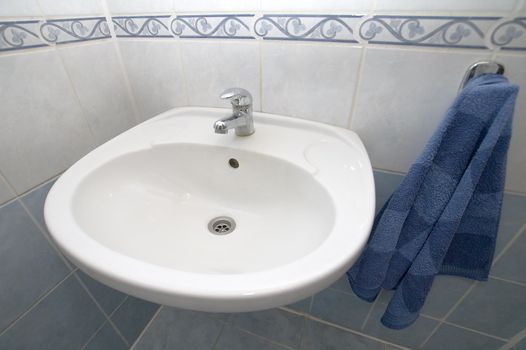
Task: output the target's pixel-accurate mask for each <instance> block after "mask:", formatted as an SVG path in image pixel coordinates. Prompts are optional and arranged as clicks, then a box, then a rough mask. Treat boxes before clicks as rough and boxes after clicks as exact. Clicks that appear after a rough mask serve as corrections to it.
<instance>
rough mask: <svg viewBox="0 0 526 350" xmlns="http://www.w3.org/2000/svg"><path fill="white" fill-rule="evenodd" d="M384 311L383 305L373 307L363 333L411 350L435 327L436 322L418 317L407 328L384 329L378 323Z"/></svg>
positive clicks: (378, 304)
mask: <svg viewBox="0 0 526 350" xmlns="http://www.w3.org/2000/svg"><path fill="white" fill-rule="evenodd" d="M384 311H385V305H383V304H381V303H377V304H376V305H375V306H374V308H373V311H372V312H371V316H370V318H369V320H368V321H367V324H366V325H365V329H364V332H365V333H367V334H370V335H372V336H375V337H377V338H380V339H382V340H386V341H390V342H393V343H395V344H399V345H402V346H407V347H409V348H412V349H413V348H417V347H418V346H419V345H420V344H422V342H423V341H424V340H425V339H426V338H427V337H428V336H429V335H430V334H431V331H432V330H433V329H434V328H435V327H436V325H437V321H435V320H432V319H430V318H427V317H423V316H420V317H419V318H418V319H417V320H416V321H415V323H413V324H412V325H410V326H409V327H407V328H404V329H401V330H394V329H390V328H387V327H385V326H384V325H383V324H382V323H381V321H380V319H381V318H382V315H383V313H384Z"/></svg>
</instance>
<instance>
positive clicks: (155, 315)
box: [129, 305, 164, 350]
mask: <svg viewBox="0 0 526 350" xmlns="http://www.w3.org/2000/svg"><path fill="white" fill-rule="evenodd" d="M163 308H164V305H161V306H160V307H159V309H158V310H157V311H156V312H155V313H154V314H153V316H152V318H151V319H150V321H148V323H147V324H146V326H145V327H144V328H143V330H142V331H141V334H139V336H138V337H137V339H135V342H134V343H133V344H132V345H131V347H130V349H129V350H133V349H134V348H135V347H136V346H137V344H139V342H140V341H141V339H142V337H143V336H144V335H145V334H146V332H147V331H148V329H149V328H150V326H151V325H152V324H153V321H154V320H155V319H156V318H157V316H158V315H159V313H160V312H161V310H162V309H163Z"/></svg>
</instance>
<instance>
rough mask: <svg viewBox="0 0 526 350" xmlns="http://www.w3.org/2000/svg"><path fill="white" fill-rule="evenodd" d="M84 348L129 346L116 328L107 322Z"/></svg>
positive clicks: (102, 349) (101, 349)
mask: <svg viewBox="0 0 526 350" xmlns="http://www.w3.org/2000/svg"><path fill="white" fill-rule="evenodd" d="M83 349H84V350H126V349H128V346H127V345H126V344H125V343H124V341H123V340H122V338H121V337H120V336H119V335H118V334H117V332H116V331H115V329H113V327H112V326H111V325H110V324H109V323H108V322H106V323H105V324H104V326H103V327H102V328H101V329H100V330H99V331H98V332H97V334H95V336H94V337H93V339H91V340H90V342H89V343H88V344H87V345H86V347H85V348H83Z"/></svg>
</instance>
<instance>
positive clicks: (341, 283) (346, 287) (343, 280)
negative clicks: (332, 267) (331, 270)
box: [329, 274, 354, 294]
mask: <svg viewBox="0 0 526 350" xmlns="http://www.w3.org/2000/svg"><path fill="white" fill-rule="evenodd" d="M329 288H331V289H335V290H339V291H342V292H346V293H351V294H353V293H354V292H353V291H352V288H351V285H350V284H349V279H348V278H347V274H344V275H343V276H342V277H340V278H339V279H338V280H337V281H336V282H334V283H333V284H332V285H331V286H330V287H329Z"/></svg>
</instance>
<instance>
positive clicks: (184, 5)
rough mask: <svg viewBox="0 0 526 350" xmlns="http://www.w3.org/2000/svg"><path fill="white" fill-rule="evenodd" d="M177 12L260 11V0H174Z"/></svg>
mask: <svg viewBox="0 0 526 350" xmlns="http://www.w3.org/2000/svg"><path fill="white" fill-rule="evenodd" d="M174 9H175V12H203V11H205V12H208V13H210V12H242V11H258V10H259V0H230V1H209V0H174Z"/></svg>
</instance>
